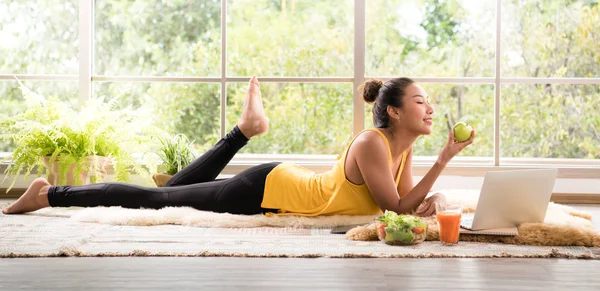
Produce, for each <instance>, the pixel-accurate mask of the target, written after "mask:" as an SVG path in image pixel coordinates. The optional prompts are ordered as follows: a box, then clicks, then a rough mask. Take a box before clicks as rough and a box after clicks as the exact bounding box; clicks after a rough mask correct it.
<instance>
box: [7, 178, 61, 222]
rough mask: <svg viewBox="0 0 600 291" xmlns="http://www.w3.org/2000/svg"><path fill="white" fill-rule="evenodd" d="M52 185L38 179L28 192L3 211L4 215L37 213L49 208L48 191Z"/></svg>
mask: <svg viewBox="0 0 600 291" xmlns="http://www.w3.org/2000/svg"><path fill="white" fill-rule="evenodd" d="M49 188H50V183H48V181H47V180H46V179H44V178H37V179H35V180H33V182H31V185H29V188H27V191H25V193H24V194H23V195H21V197H20V198H19V199H18V200H17V201H15V202H14V203H13V204H11V205H10V206H8V207H6V208H4V209H2V213H4V214H16V213H23V212H31V211H36V210H38V209H41V208H44V207H48V206H50V204H49V203H48V189H49Z"/></svg>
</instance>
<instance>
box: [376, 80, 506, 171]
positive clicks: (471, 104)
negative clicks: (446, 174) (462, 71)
mask: <svg viewBox="0 0 600 291" xmlns="http://www.w3.org/2000/svg"><path fill="white" fill-rule="evenodd" d="M421 85H422V86H423V88H424V89H425V91H426V92H427V94H428V95H429V97H430V102H431V104H432V105H433V108H434V109H435V113H434V115H433V132H432V133H431V134H430V135H428V136H422V137H420V138H418V139H417V141H416V142H415V144H414V146H413V151H414V152H413V153H414V155H415V156H437V155H438V154H439V153H440V150H441V149H442V147H443V146H444V145H445V144H446V142H447V140H448V132H449V130H450V128H451V127H452V126H453V125H454V124H455V123H457V122H459V121H464V122H467V123H468V124H471V125H472V126H473V127H474V128H475V132H476V138H475V141H474V142H473V144H472V145H470V146H468V147H467V148H465V149H464V150H463V151H462V152H461V153H460V154H459V156H462V157H489V158H490V161H492V160H491V159H492V157H493V155H494V86H493V85H460V84H426V83H425V84H421ZM372 108H373V106H372V105H366V106H365V127H373V112H372V110H373V109H372Z"/></svg>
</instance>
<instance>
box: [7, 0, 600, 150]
mask: <svg viewBox="0 0 600 291" xmlns="http://www.w3.org/2000/svg"><path fill="white" fill-rule="evenodd" d="M95 3H96V4H95V18H94V22H95V36H94V42H95V46H94V47H95V50H94V74H96V75H116V76H119V75H142V76H161V75H167V76H201V77H220V76H221V67H220V66H221V27H220V23H221V3H220V1H216V0H206V1H187V0H172V1H145V0H96V1H95ZM366 3H367V9H366V12H365V13H366V55H365V57H366V62H365V68H366V74H367V76H408V77H494V76H495V53H496V52H495V32H496V28H495V21H496V20H495V18H496V11H495V8H496V1H493V0H482V1H468V0H445V1H443V0H369V1H366ZM353 4H354V2H353V1H345V0H337V1H334V0H332V1H309V0H258V1H249V0H229V1H228V2H227V5H228V15H227V60H226V61H227V68H226V72H227V75H228V76H230V77H236V76H244V77H249V76H251V75H254V74H256V75H258V76H259V79H260V77H269V76H288V77H290V76H293V77H332V76H333V77H352V76H353V70H354V64H353V53H354V52H353V43H354V39H353V38H354V24H353V21H354V16H353V13H354V8H353ZM502 5H503V6H502V35H501V40H502V41H501V45H502V50H501V64H502V67H501V75H502V77H511V78H512V77H537V78H563V77H579V78H589V77H595V78H597V77H599V74H600V73H599V71H598V69H597V68H598V67H600V50H598V44H599V43H600V39H599V38H600V34H598V33H597V32H598V31H600V7H599V5H598V4H597V1H588V0H564V1H555V0H507V1H502ZM42 11H43V13H42ZM7 13H8V14H7ZM0 14H2V15H9V16H10V17H4V18H2V19H0V27H2V29H0V31H1V32H0V33H2V36H3V37H4V38H3V39H10V40H11V41H9V42H6V41H3V42H2V43H0V53H1V54H2V55H3V58H0V73H3V74H6V73H35V74H76V73H77V67H78V66H77V62H78V60H77V40H78V30H77V23H78V11H77V1H75V0H71V1H58V0H50V1H29V0H7V1H2V2H1V3H0ZM28 17H30V18H28ZM14 23H20V24H21V25H20V26H18V28H19V29H17V28H16V27H15V24H14ZM7 34H10V38H6V37H5V36H6V35H7ZM49 43H52V45H50V44H49ZM59 83H64V82H57V81H51V82H43V81H40V82H35V85H34V86H30V88H31V89H33V90H36V89H40V90H50V91H52V88H53V87H55V88H56V90H55V92H54V93H57V94H54V95H55V96H59V97H60V98H62V99H71V100H73V99H75V100H76V98H77V97H76V93H77V88H76V87H75V88H72V87H71V88H70V89H68V90H63V89H61V88H62V87H64V86H62V85H59ZM422 85H423V87H424V88H425V90H426V91H427V92H428V93H429V95H430V96H431V100H432V102H433V103H434V107H435V108H436V111H437V114H436V116H435V127H434V134H432V135H431V136H427V137H423V138H420V139H419V140H418V141H417V144H416V147H415V148H416V154H418V155H437V153H438V152H439V149H440V148H441V146H442V145H443V143H444V142H445V140H446V138H447V134H446V133H447V129H448V128H447V124H448V123H452V121H459V120H466V121H469V122H471V123H473V124H474V125H475V127H476V129H477V132H478V139H477V141H476V143H475V145H474V146H473V147H470V148H469V149H468V150H466V151H465V152H464V153H463V154H461V155H464V156H479V157H491V156H492V154H493V136H494V134H493V130H494V128H493V123H494V116H493V114H494V85H493V84H430V83H423V84H422ZM75 86H76V84H75ZM245 88H246V84H245V83H243V84H242V83H228V84H227V88H226V92H227V101H226V106H227V107H226V108H225V112H226V113H227V115H226V130H229V129H230V128H231V127H232V126H233V125H234V124H235V122H236V121H237V118H239V116H240V108H241V102H242V101H243V97H244V95H245ZM220 90H221V88H220V84H216V83H215V84H198V83H151V82H141V83H131V82H110V83H98V82H95V83H94V94H95V95H97V96H106V97H108V98H110V97H114V96H116V95H119V94H122V95H124V99H125V100H126V103H127V105H130V106H133V107H134V108H136V107H137V108H140V109H144V110H145V109H149V110H150V111H152V112H154V116H155V118H153V122H154V125H156V126H158V127H161V128H162V129H164V130H166V131H167V132H170V133H171V134H173V135H174V134H179V133H182V134H185V135H187V136H188V137H190V139H193V140H196V144H197V145H198V150H200V151H202V150H205V149H206V148H208V147H209V146H211V145H212V144H213V143H214V142H216V140H217V139H218V138H219V135H220V126H219V124H220V114H219V112H220V110H222V109H221V108H220V105H219V104H220V103H219V102H220ZM352 93H353V92H352V85H351V84H350V83H347V84H344V83H301V84H298V83H279V84H273V83H264V84H263V96H264V99H265V107H266V108H265V110H266V111H267V114H268V116H269V118H270V120H271V124H272V127H271V131H270V133H269V134H267V135H265V136H261V137H259V138H256V139H255V140H254V141H253V142H252V143H250V144H249V146H248V147H247V148H245V149H244V152H247V153H298V154H337V153H339V151H341V150H342V149H343V148H344V147H345V146H346V143H347V142H348V141H349V139H350V138H351V135H352V116H353V114H352V108H353V107H352ZM42 94H43V93H42ZM73 94H75V95H73ZM500 98H501V116H500V122H501V128H500V137H501V148H500V150H501V155H502V157H536V158H585V159H598V158H600V151H599V149H600V118H599V117H598V116H599V115H598V112H600V85H597V84H596V85H548V84H539V85H535V84H531V85H529V84H515V85H509V84H507V85H503V86H502V88H501V97H500ZM22 104H23V102H22V96H21V95H20V93H19V92H18V90H16V82H12V81H5V82H0V105H1V107H0V115H2V114H4V115H12V114H14V113H15V112H17V111H18V110H21V108H22ZM366 107H367V108H366V113H367V115H366V121H365V126H367V127H368V126H372V123H371V119H370V115H369V114H370V113H369V112H368V111H369V106H366ZM10 150H11V145H10V144H7V143H4V144H0V151H10Z"/></svg>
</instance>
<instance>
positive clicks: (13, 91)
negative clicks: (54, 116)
mask: <svg viewBox="0 0 600 291" xmlns="http://www.w3.org/2000/svg"><path fill="white" fill-rule="evenodd" d="M23 85H24V86H25V87H27V88H28V89H29V90H31V91H33V92H34V93H35V94H38V95H40V96H42V97H45V98H50V97H53V98H58V99H60V100H63V101H68V102H70V103H71V104H72V105H73V106H76V105H77V94H78V93H79V84H78V83H77V82H74V81H51V82H48V81H26V82H23ZM24 100H25V99H24V98H23V92H21V89H20V88H19V83H18V82H16V81H0V120H3V119H4V118H7V117H13V116H15V115H16V114H18V113H21V112H23V111H24V110H25V108H26V107H25V102H24ZM12 150H13V145H12V143H11V142H9V141H2V140H0V152H10V151H12Z"/></svg>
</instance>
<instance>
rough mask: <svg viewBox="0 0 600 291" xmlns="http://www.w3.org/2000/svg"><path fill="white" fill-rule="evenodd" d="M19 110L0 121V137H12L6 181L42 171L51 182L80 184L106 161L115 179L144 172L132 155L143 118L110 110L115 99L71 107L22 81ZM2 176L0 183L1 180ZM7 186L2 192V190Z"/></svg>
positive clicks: (94, 177) (98, 173)
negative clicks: (44, 94) (30, 87)
mask: <svg viewBox="0 0 600 291" xmlns="http://www.w3.org/2000/svg"><path fill="white" fill-rule="evenodd" d="M20 89H21V91H22V92H23V96H24V98H25V102H26V105H27V106H26V108H27V109H25V111H23V112H21V113H19V114H17V115H15V116H13V117H7V118H4V119H3V120H1V121H0V139H3V140H9V141H12V143H13V144H14V147H13V152H12V154H11V155H10V156H9V157H7V160H8V161H9V163H8V164H9V166H8V167H7V169H6V171H5V174H6V176H5V179H4V180H6V179H7V178H8V177H10V176H14V179H13V181H12V184H11V185H10V186H9V187H8V190H10V189H11V188H12V187H13V186H14V183H15V181H16V178H17V176H18V175H19V174H24V175H25V177H27V176H28V175H29V174H31V173H32V172H34V171H37V174H38V175H40V174H42V173H45V174H46V175H47V177H48V180H49V182H50V183H52V184H53V185H81V184H85V183H97V182H101V181H102V180H103V179H104V175H105V174H106V166H107V165H109V164H110V165H112V167H113V168H114V175H115V180H116V181H123V182H127V181H129V175H130V171H131V170H133V172H135V173H139V174H146V176H149V173H148V171H147V170H146V169H145V168H144V167H143V166H142V165H141V164H139V163H137V162H136V160H135V159H134V158H133V156H132V154H133V152H134V151H138V150H140V147H138V145H141V144H143V143H144V142H145V140H144V135H143V134H142V133H143V131H144V130H146V129H148V127H147V126H144V124H147V122H139V121H137V120H135V117H136V116H138V115H136V114H133V112H131V110H128V109H119V110H116V109H115V104H116V101H115V100H111V101H109V102H104V100H102V99H91V100H89V101H88V102H86V104H85V106H82V108H81V109H79V110H75V109H74V108H73V106H71V105H70V104H69V103H68V102H66V101H61V100H59V99H57V98H44V97H42V96H39V95H38V94H35V93H34V92H33V91H31V90H29V89H28V88H27V87H25V86H24V85H23V84H22V83H20ZM4 180H3V181H2V182H4ZM8 190H7V192H8Z"/></svg>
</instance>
